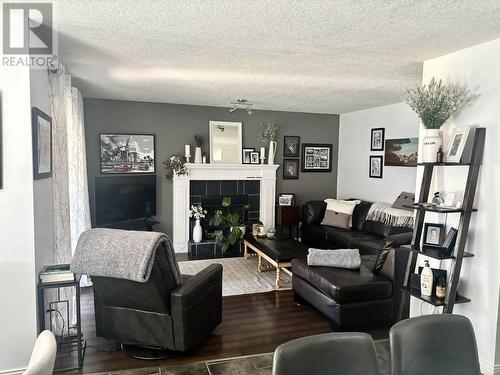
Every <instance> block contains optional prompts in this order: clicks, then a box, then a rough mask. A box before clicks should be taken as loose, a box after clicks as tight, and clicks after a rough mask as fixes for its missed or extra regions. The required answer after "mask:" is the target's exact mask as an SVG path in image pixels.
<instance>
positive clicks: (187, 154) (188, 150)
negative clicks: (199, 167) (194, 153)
mask: <svg viewBox="0 0 500 375" xmlns="http://www.w3.org/2000/svg"><path fill="white" fill-rule="evenodd" d="M184 156H185V157H186V159H189V158H190V157H191V146H190V145H186V146H184Z"/></svg>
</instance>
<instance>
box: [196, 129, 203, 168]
mask: <svg viewBox="0 0 500 375" xmlns="http://www.w3.org/2000/svg"><path fill="white" fill-rule="evenodd" d="M202 143H203V138H202V137H201V135H199V134H195V135H194V145H195V149H194V162H195V163H201V162H202V156H201V145H202Z"/></svg>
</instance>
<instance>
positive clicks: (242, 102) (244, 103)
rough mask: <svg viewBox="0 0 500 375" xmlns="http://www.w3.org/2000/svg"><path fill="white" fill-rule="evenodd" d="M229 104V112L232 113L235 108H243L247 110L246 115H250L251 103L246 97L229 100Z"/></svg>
mask: <svg viewBox="0 0 500 375" xmlns="http://www.w3.org/2000/svg"><path fill="white" fill-rule="evenodd" d="M229 104H231V108H229V112H230V113H233V112H235V111H236V110H237V109H244V110H246V111H247V113H248V115H249V116H252V113H253V111H252V106H253V104H252V103H250V102H249V101H248V100H246V99H236V101H235V102H231V103H229Z"/></svg>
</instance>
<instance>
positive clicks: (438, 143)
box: [403, 77, 476, 163]
mask: <svg viewBox="0 0 500 375" xmlns="http://www.w3.org/2000/svg"><path fill="white" fill-rule="evenodd" d="M475 98H476V95H472V94H471V93H470V92H469V90H467V89H466V88H465V87H463V86H460V85H458V84H452V83H450V84H444V83H443V82H442V81H441V80H439V81H436V79H435V78H434V77H433V78H432V79H431V80H430V82H429V83H428V84H427V85H424V86H422V87H421V88H420V87H416V88H414V89H407V90H406V95H405V97H404V98H403V100H404V102H405V103H406V104H408V105H409V106H410V107H411V109H413V110H414V111H415V112H416V113H417V115H418V116H419V117H420V120H421V121H422V125H423V126H424V127H425V129H426V133H425V138H424V139H423V146H422V161H423V162H424V163H434V162H436V156H437V153H438V151H439V150H440V149H442V147H443V139H442V138H441V134H440V132H439V129H440V128H441V126H442V125H443V124H444V123H445V122H446V121H447V120H448V119H449V118H450V117H451V116H452V115H453V114H454V113H456V112H457V111H459V110H460V109H462V108H463V107H465V106H466V105H467V104H468V103H469V102H470V101H471V100H473V99H475Z"/></svg>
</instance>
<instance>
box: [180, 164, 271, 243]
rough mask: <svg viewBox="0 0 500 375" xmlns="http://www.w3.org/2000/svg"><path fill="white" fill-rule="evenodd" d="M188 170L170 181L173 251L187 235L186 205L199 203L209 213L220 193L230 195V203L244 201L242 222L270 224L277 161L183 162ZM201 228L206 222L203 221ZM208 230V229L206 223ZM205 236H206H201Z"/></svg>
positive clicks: (187, 206)
mask: <svg viewBox="0 0 500 375" xmlns="http://www.w3.org/2000/svg"><path fill="white" fill-rule="evenodd" d="M186 166H187V170H188V174H187V175H182V176H175V177H174V181H173V184H174V186H173V195H174V196H173V203H174V205H173V224H174V228H173V229H174V230H173V242H174V248H175V250H176V252H186V251H187V250H188V241H189V239H190V238H191V222H190V220H189V209H190V207H191V205H196V204H200V205H202V206H203V208H204V209H206V210H207V211H209V212H208V214H207V218H210V217H213V213H214V212H215V210H216V209H220V208H221V206H222V204H221V202H222V198H223V197H231V199H232V200H233V202H234V205H233V206H234V207H237V206H238V205H240V206H241V207H243V205H245V204H248V205H249V206H250V207H249V209H248V211H247V213H246V214H247V218H246V220H245V221H246V222H249V223H252V222H259V221H260V222H262V223H263V224H264V226H265V227H266V228H271V227H274V205H275V196H276V169H277V168H278V165H267V164H255V165H243V164H186ZM203 224H204V229H207V228H205V227H207V226H208V225H205V224H209V223H206V222H204V223H203ZM208 230H210V228H209V226H208ZM205 236H206V234H205ZM205 238H206V237H205Z"/></svg>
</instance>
